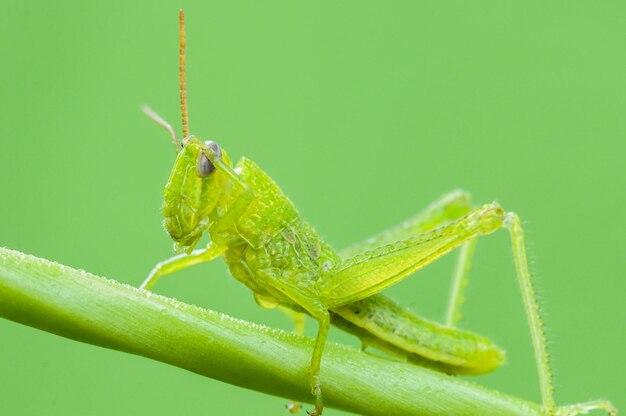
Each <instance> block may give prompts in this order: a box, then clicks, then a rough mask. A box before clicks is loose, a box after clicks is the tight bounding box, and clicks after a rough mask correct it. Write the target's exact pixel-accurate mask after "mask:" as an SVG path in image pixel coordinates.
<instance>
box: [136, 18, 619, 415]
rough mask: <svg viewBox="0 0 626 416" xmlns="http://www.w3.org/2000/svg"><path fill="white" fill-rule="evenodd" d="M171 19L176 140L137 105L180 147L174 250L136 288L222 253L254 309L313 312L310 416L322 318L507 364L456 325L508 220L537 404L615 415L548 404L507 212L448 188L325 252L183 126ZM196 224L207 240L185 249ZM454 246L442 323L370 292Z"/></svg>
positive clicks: (266, 191) (434, 352)
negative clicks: (477, 258)
mask: <svg viewBox="0 0 626 416" xmlns="http://www.w3.org/2000/svg"><path fill="white" fill-rule="evenodd" d="M179 18H180V55H179V58H180V95H181V113H182V125H183V136H184V138H183V140H182V141H180V140H179V139H178V138H177V136H176V133H175V132H174V129H173V128H172V127H171V126H170V125H169V124H168V123H166V122H165V121H164V120H163V119H161V118H160V117H159V116H158V115H156V114H155V113H154V112H153V111H152V110H150V109H147V108H145V112H146V113H147V114H148V116H150V117H151V118H152V119H153V120H155V121H156V122H157V123H158V124H160V125H161V126H162V127H164V128H166V129H167V130H168V131H169V133H170V135H171V136H172V139H173V141H174V144H175V146H176V151H177V153H178V156H177V157H176V162H175V163H174V168H173V169H172V172H171V174H170V177H169V180H168V182H167V185H166V186H165V191H164V202H163V215H164V217H165V220H164V225H165V229H166V230H167V232H168V233H169V235H170V236H171V238H172V239H173V240H174V248H175V250H176V252H177V253H178V255H177V256H175V257H172V258H170V259H168V260H166V261H163V262H161V263H159V264H158V265H157V266H156V267H155V268H154V269H153V270H152V272H151V273H150V275H149V276H148V278H147V279H146V280H145V281H144V282H143V284H142V285H141V288H143V289H146V290H149V289H150V288H152V286H153V285H154V284H155V283H156V281H157V279H158V278H159V277H161V276H164V275H167V274H170V273H172V272H175V271H177V270H180V269H184V268H187V267H190V266H192V265H195V264H198V263H203V262H208V261H211V260H213V259H215V258H217V257H220V256H222V257H224V260H225V261H226V263H227V265H228V267H229V269H230V272H231V274H232V275H233V277H235V278H236V279H237V280H239V281H241V282H242V283H244V284H245V285H246V286H248V287H249V288H250V289H252V291H253V292H254V297H255V299H256V301H257V302H258V304H259V305H261V306H262V307H265V308H273V307H277V306H280V307H281V308H282V309H284V310H285V311H288V312H289V314H290V315H291V316H292V317H294V318H295V319H296V323H297V326H299V327H301V326H302V322H303V321H302V319H303V316H304V315H305V314H306V315H309V316H311V317H313V318H314V319H316V320H317V321H318V323H319V329H318V333H317V338H316V341H315V346H314V349H313V352H312V359H311V364H310V368H309V379H310V387H311V393H312V395H313V396H314V402H315V409H314V410H313V411H312V412H310V413H309V414H310V415H314V416H318V415H321V414H322V409H323V401H322V388H321V385H322V384H321V382H320V363H321V360H322V352H323V350H324V344H325V343H326V338H327V335H328V330H329V328H330V325H331V324H333V325H336V326H337V327H339V328H341V329H343V330H345V331H347V332H349V333H352V334H354V335H356V336H357V337H359V338H360V339H361V340H362V341H363V345H364V346H372V347H376V348H378V349H381V350H383V351H385V352H387V353H389V354H392V355H396V356H400V357H403V358H404V359H406V360H407V361H409V362H412V363H415V364H418V365H422V366H426V367H430V368H433V369H436V370H439V371H442V372H445V373H447V374H483V373H486V372H489V371H492V370H494V369H495V368H497V367H498V366H500V365H501V364H502V363H503V360H504V352H503V351H502V350H501V349H500V348H498V347H497V346H495V345H494V344H493V343H492V342H491V341H489V340H488V339H486V338H484V337H482V336H479V335H476V334H473V333H471V332H468V331H464V330H461V329H458V328H456V327H455V325H456V323H457V322H458V320H459V318H460V306H461V303H462V299H463V293H462V292H463V290H462V289H463V287H464V285H465V283H466V278H467V273H468V269H469V264H470V259H471V256H472V253H473V251H474V245H475V242H476V240H477V238H478V237H480V236H483V235H487V234H491V233H492V232H494V231H496V230H498V229H500V228H506V229H508V230H509V233H510V235H511V240H512V245H513V253H514V257H515V268H516V271H517V278H518V281H519V285H520V289H521V294H522V298H523V303H524V308H525V311H526V316H527V319H528V324H529V327H530V334H531V337H532V341H533V346H534V352H535V359H536V364H537V369H538V373H539V382H540V390H541V397H542V401H543V407H544V409H545V411H546V412H547V413H549V414H551V415H576V414H584V413H588V412H589V411H591V410H593V409H602V410H605V411H607V412H608V413H609V414H612V415H616V414H617V411H616V409H615V408H614V407H613V406H612V405H611V403H610V402H608V401H592V402H586V403H579V404H574V405H569V406H562V407H557V406H556V404H555V401H554V399H553V387H552V380H551V378H552V376H551V372H550V366H549V362H548V355H547V351H546V340H545V335H544V332H543V330H542V322H541V317H540V313H539V307H538V305H537V302H536V300H535V290H534V289H533V286H532V282H531V276H530V273H529V270H528V265H527V261H526V253H525V246H524V235H523V232H522V227H521V224H520V219H519V217H518V216H517V215H516V214H514V213H512V212H506V211H505V210H504V209H503V208H502V207H500V206H499V205H498V204H497V203H490V204H486V205H483V206H480V207H474V206H473V205H472V203H471V201H470V197H469V194H467V193H465V192H462V191H454V192H452V193H450V194H448V195H446V196H444V197H442V198H441V199H440V200H438V201H437V202H435V203H433V204H432V205H430V206H429V207H428V208H426V209H425V210H424V211H423V212H421V213H420V214H418V215H416V216H415V217H413V218H410V219H409V220H407V221H405V222H404V223H403V224H401V225H399V226H397V227H395V228H391V229H389V230H387V231H384V232H382V233H380V234H378V235H376V236H374V237H372V238H370V239H368V240H366V241H364V242H362V243H359V244H356V245H354V246H352V247H350V248H348V249H347V250H344V251H342V252H339V253H338V252H336V251H334V250H333V249H332V248H331V247H330V246H329V245H328V244H327V243H326V242H324V241H323V240H322V239H321V238H320V237H319V236H318V234H317V233H316V231H315V229H314V228H313V227H312V226H311V225H309V224H308V223H307V222H305V221H304V220H303V219H302V218H301V216H300V214H299V213H298V211H297V210H296V208H295V206H294V205H293V203H292V202H291V201H290V200H289V199H288V198H287V197H286V196H285V195H284V194H283V193H282V191H281V190H280V189H279V188H278V186H277V185H276V184H275V183H274V181H272V179H271V178H270V177H269V176H268V175H267V174H266V173H265V172H264V171H263V170H261V168H259V166H257V165H256V164H255V163H254V162H253V161H251V160H249V159H246V158H242V159H241V160H240V161H239V162H238V163H237V164H236V165H235V166H233V163H232V162H231V159H230V157H229V156H228V153H226V151H225V150H223V149H221V148H220V146H219V145H218V144H217V143H215V142H213V141H203V140H200V139H199V138H197V137H195V136H193V135H190V134H189V122H188V115H187V100H186V95H187V94H186V81H185V30H184V14H183V12H182V11H181V12H180V16H179ZM205 231H208V233H209V235H210V238H211V241H210V243H209V244H208V246H207V247H206V248H203V249H197V250H194V247H195V246H196V244H197V243H198V241H199V239H200V237H201V236H202V234H203V233H204V232H205ZM455 248H460V256H459V260H458V264H457V268H456V273H455V276H454V280H453V288H452V293H451V296H450V302H449V306H448V314H447V320H446V323H445V324H444V325H442V324H438V323H434V322H430V321H427V320H425V319H423V318H420V317H418V316H416V315H414V314H413V313H411V312H409V311H407V310H406V309H404V308H402V307H400V306H398V305H397V304H396V303H395V302H393V301H392V300H390V299H389V298H387V297H385V296H384V295H382V294H380V293H379V292H380V291H382V290H383V289H385V288H386V287H388V286H391V285H393V284H394V283H397V282H399V281H400V280H402V279H404V278H406V277H408V276H410V275H411V274H413V273H414V272H416V271H417V270H419V269H421V268H422V267H424V266H426V265H427V264H429V263H431V262H433V261H435V260H437V259H438V258H439V257H441V256H443V255H445V254H447V253H449V252H450V251H452V250H454V249H455ZM293 408H295V409H297V408H298V406H293Z"/></svg>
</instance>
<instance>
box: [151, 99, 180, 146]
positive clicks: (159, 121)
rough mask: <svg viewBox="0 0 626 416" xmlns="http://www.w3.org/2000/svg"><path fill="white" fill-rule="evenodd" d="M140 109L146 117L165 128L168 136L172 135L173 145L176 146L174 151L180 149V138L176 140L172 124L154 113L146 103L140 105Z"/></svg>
mask: <svg viewBox="0 0 626 416" xmlns="http://www.w3.org/2000/svg"><path fill="white" fill-rule="evenodd" d="M141 110H142V111H143V112H144V113H145V114H146V115H147V116H148V117H150V119H151V120H153V121H154V122H155V123H157V124H158V125H159V126H161V127H163V128H164V129H165V130H167V131H168V132H169V134H170V136H171V137H172V142H174V147H176V151H178V150H180V148H181V146H182V145H181V144H180V140H178V137H176V132H175V131H174V129H173V128H172V126H170V124H169V123H168V122H167V121H165V120H163V118H161V116H160V115H158V114H157V113H155V112H154V111H153V110H152V109H151V108H150V107H148V106H147V105H144V106H143V107H141Z"/></svg>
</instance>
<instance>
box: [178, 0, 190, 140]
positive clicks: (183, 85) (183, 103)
mask: <svg viewBox="0 0 626 416" xmlns="http://www.w3.org/2000/svg"><path fill="white" fill-rule="evenodd" d="M178 20H179V23H180V54H179V68H178V70H179V76H180V114H181V116H182V119H183V138H185V137H187V136H189V115H188V114H187V82H186V79H185V46H186V45H185V44H186V41H185V12H184V11H183V10H181V11H180V12H179V14H178Z"/></svg>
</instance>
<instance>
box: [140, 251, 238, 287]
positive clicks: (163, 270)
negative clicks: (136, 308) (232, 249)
mask: <svg viewBox="0 0 626 416" xmlns="http://www.w3.org/2000/svg"><path fill="white" fill-rule="evenodd" d="M224 251H226V248H225V247H221V246H216V245H214V244H209V246H208V247H207V248H203V249H198V250H194V251H193V252H192V253H191V254H180V255H178V256H174V257H171V258H169V259H167V260H164V261H162V262H160V263H158V264H157V265H156V266H155V267H154V269H152V271H151V272H150V274H149V275H148V277H147V278H146V280H144V281H143V283H142V284H141V286H139V288H140V289H145V290H150V289H151V288H152V287H153V286H154V285H155V284H156V282H157V280H159V278H160V277H161V276H165V275H168V274H170V273H174V272H175V271H178V270H181V269H186V268H187V267H191V266H193V265H195V264H198V263H204V262H207V261H211V260H213V259H214V258H216V257H218V256H219V255H221V254H222V253H224Z"/></svg>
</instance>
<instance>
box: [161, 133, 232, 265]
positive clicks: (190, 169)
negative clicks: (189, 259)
mask: <svg viewBox="0 0 626 416" xmlns="http://www.w3.org/2000/svg"><path fill="white" fill-rule="evenodd" d="M224 165H226V166H228V167H230V166H231V165H232V163H231V161H230V159H229V158H228V155H227V154H226V152H224V151H222V150H221V149H220V147H219V146H218V145H217V143H215V142H211V141H207V142H203V141H202V140H200V139H198V138H196V137H194V136H189V137H187V138H186V139H185V140H183V145H182V150H180V152H179V153H178V156H177V157H176V162H175V163H174V167H173V169H172V172H171V173H170V177H169V180H168V181H167V185H165V191H164V195H163V196H164V200H163V216H164V217H165V220H164V222H163V224H164V226H165V229H166V230H167V232H168V233H169V234H170V236H171V237H172V239H173V240H174V249H175V250H176V252H177V253H184V252H186V253H190V252H191V250H193V248H194V246H195V245H196V243H197V242H198V240H199V239H200V237H201V236H202V233H203V232H204V230H206V229H207V227H208V226H209V214H210V213H211V211H213V209H214V208H215V205H216V204H217V202H218V200H219V198H220V195H221V193H222V188H223V187H224V185H225V183H226V182H227V181H228V176H227V174H226V173H225V172H224V170H223V169H221V168H220V166H221V167H223V166H224Z"/></svg>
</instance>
